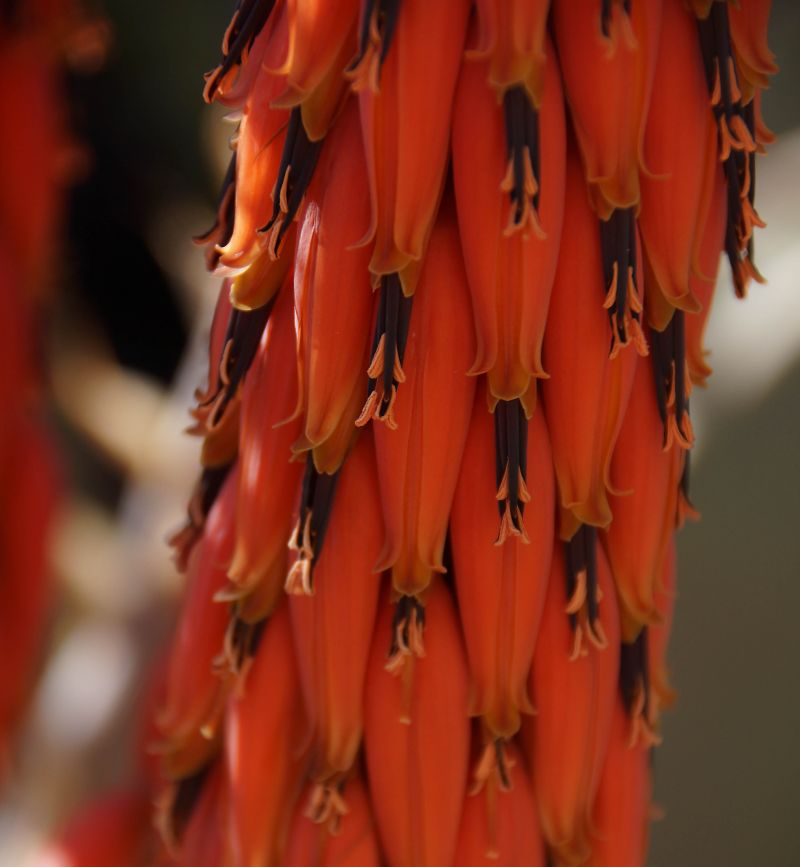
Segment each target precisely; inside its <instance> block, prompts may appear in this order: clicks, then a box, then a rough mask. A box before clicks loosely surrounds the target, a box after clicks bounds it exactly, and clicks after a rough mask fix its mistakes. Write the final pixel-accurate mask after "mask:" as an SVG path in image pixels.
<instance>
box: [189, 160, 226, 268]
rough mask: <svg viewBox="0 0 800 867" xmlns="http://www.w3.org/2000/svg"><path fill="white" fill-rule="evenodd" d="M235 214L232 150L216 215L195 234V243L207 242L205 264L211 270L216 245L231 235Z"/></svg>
mask: <svg viewBox="0 0 800 867" xmlns="http://www.w3.org/2000/svg"><path fill="white" fill-rule="evenodd" d="M235 216H236V151H234V152H233V155H232V156H231V159H230V162H229V163H228V170H227V171H226V172H225V177H224V178H223V180H222V186H221V187H220V191H219V195H218V197H217V215H216V219H215V220H214V224H213V225H212V226H211V228H209V229H208V230H207V231H205V232H203V233H202V234H200V235H195V237H194V242H195V244H209V245H210V247H209V249H208V251H207V252H206V266H207V267H208V270H209V271H213V270H214V269H215V268H216V267H217V263H218V262H219V257H220V253H219V250H218V249H217V248H218V247H224V246H225V245H226V244H227V243H228V241H230V239H231V236H232V235H233V224H234V218H235Z"/></svg>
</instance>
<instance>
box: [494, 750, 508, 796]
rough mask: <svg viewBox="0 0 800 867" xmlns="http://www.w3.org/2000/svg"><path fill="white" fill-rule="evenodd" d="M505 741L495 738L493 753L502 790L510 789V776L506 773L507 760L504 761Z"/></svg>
mask: <svg viewBox="0 0 800 867" xmlns="http://www.w3.org/2000/svg"><path fill="white" fill-rule="evenodd" d="M504 747H505V743H504V741H503V739H502V738H495V742H494V754H495V760H496V762H497V775H498V777H500V789H501V790H502V791H504V792H509V791H511V777H510V776H509V774H508V762H507V761H506V751H505V748H504Z"/></svg>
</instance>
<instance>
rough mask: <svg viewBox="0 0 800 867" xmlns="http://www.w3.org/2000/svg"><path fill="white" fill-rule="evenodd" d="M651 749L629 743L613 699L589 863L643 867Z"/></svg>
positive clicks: (625, 722) (625, 719)
mask: <svg viewBox="0 0 800 867" xmlns="http://www.w3.org/2000/svg"><path fill="white" fill-rule="evenodd" d="M651 790H652V781H651V774H650V749H649V748H648V745H647V744H646V743H641V742H638V741H637V742H636V743H633V744H631V741H630V719H629V717H628V714H627V713H626V710H625V707H624V704H623V702H622V701H620V700H619V699H617V701H616V702H615V703H614V712H613V721H612V726H611V737H610V739H609V745H608V755H607V756H606V761H605V766H604V768H603V774H602V777H601V779H600V787H599V789H598V792H597V802H596V806H595V809H594V813H593V815H592V820H593V821H592V824H593V834H592V841H591V849H592V851H591V857H590V858H589V860H588V861H587V862H586V864H587V865H588V867H645V864H646V863H647V841H648V836H649V825H650V817H651V805H650V798H651Z"/></svg>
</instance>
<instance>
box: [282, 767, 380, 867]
mask: <svg viewBox="0 0 800 867" xmlns="http://www.w3.org/2000/svg"><path fill="white" fill-rule="evenodd" d="M341 795H342V800H341V801H340V802H339V803H338V804H334V803H332V799H328V800H327V801H325V802H321V801H319V799H318V798H317V797H316V789H315V787H314V786H313V785H312V786H310V787H309V788H308V789H307V790H306V792H305V793H304V794H303V795H302V796H301V798H300V800H299V801H298V804H297V806H296V808H295V813H294V818H293V820H292V825H291V830H290V832H289V845H288V848H287V851H286V856H285V861H284V865H283V867H380V865H381V864H382V863H383V862H382V860H381V855H380V849H379V846H378V839H377V830H376V828H375V822H374V819H373V818H372V813H371V810H370V804H369V799H368V796H367V792H366V789H365V787H364V783H363V782H362V781H361V779H360V778H359V777H358V776H355V777H352V778H350V779H348V780H347V782H346V783H343V785H342V790H341ZM337 806H338V807H339V810H337V809H333V808H334V807H337ZM341 810H344V811H345V812H344V813H342V812H341Z"/></svg>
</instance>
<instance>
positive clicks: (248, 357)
mask: <svg viewBox="0 0 800 867" xmlns="http://www.w3.org/2000/svg"><path fill="white" fill-rule="evenodd" d="M274 304H275V298H274V297H273V298H271V299H270V300H269V301H268V302H267V303H266V304H264V305H263V306H262V307H258V308H256V309H255V310H236V309H234V310H233V312H232V313H231V318H230V321H229V322H228V329H227V331H226V333H225V341H224V343H223V345H224V346H225V347H226V350H225V352H224V353H223V359H224V361H223V363H224V365H225V369H224V370H222V371H220V374H221V376H220V379H221V382H222V385H221V387H220V389H219V391H218V392H217V394H215V395H212V397H211V401H217V404H216V406H215V407H214V413H213V416H212V418H211V419H210V420H209V426H210V427H213V425H214V424H215V423H216V422H217V421H218V420H219V419H221V418H222V416H223V414H224V412H225V409H226V408H227V406H228V404H229V403H230V402H231V400H233V398H234V397H235V395H236V393H237V391H238V390H239V385H240V384H241V382H242V380H243V379H244V377H245V375H246V374H247V371H248V370H249V369H250V365H251V364H252V363H253V359H254V358H255V355H256V351H257V350H258V344H259V343H260V342H261V336H262V334H263V333H264V328H265V327H266V325H267V320H268V319H269V317H270V313H271V312H272V308H273V305H274ZM220 395H221V396H220Z"/></svg>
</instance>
